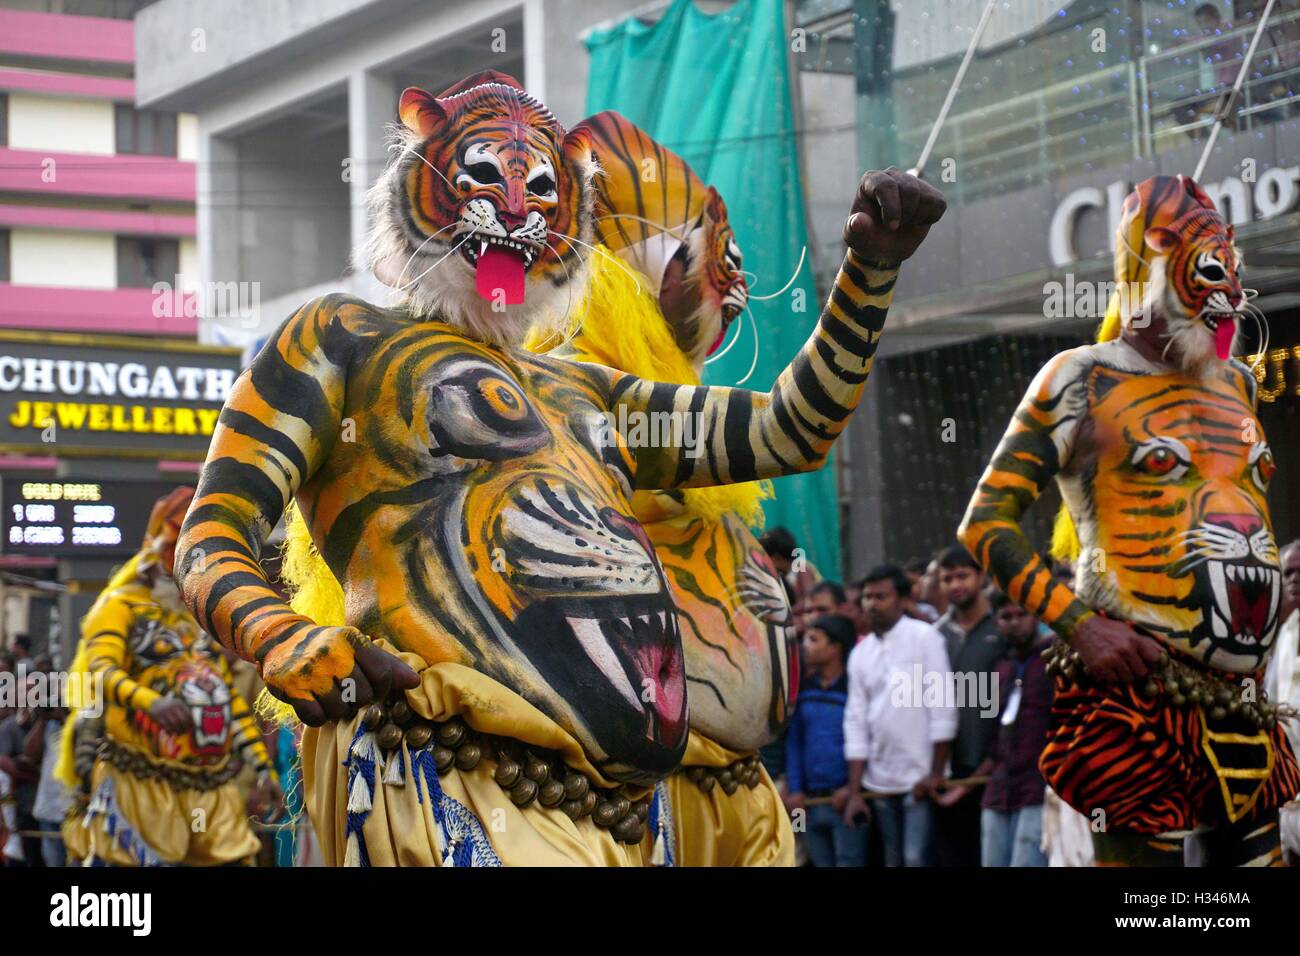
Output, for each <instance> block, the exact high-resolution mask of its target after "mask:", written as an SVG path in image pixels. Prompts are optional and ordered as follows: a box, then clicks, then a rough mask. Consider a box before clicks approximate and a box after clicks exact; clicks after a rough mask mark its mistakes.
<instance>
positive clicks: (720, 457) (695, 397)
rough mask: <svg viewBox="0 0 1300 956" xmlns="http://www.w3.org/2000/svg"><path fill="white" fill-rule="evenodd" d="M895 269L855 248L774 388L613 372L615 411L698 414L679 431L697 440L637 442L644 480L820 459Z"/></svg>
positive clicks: (707, 476) (711, 480)
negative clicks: (652, 444)
mask: <svg viewBox="0 0 1300 956" xmlns="http://www.w3.org/2000/svg"><path fill="white" fill-rule="evenodd" d="M897 275H898V270H897V269H896V268H891V269H880V268H874V267H872V266H870V265H868V264H867V263H866V262H864V261H863V260H862V259H861V258H859V257H858V255H857V254H856V253H854V252H853V251H852V250H850V251H849V252H848V254H847V255H846V256H845V258H844V263H843V265H842V266H841V267H840V271H839V274H838V275H837V276H836V277H835V287H834V288H833V289H832V290H831V295H830V299H829V301H828V302H827V303H826V308H825V309H823V310H822V314H821V319H820V320H819V321H818V323H817V328H816V329H815V330H814V331H813V334H812V336H811V337H810V338H809V339H808V341H807V343H805V345H804V347H803V348H802V349H801V350H800V352H799V354H798V355H796V356H795V359H794V361H793V362H791V363H790V365H789V366H788V367H787V368H786V369H785V370H784V371H783V372H782V373H781V375H780V377H778V378H777V381H776V385H774V386H773V387H772V390H771V392H769V393H767V394H763V393H761V392H753V391H749V390H748V389H741V388H726V387H721V386H712V387H710V386H689V385H669V384H665V383H662V382H651V381H646V380H644V379H639V378H637V377H635V376H633V375H626V374H623V373H615V374H614V376H613V379H612V381H611V388H610V400H611V408H612V409H613V410H614V412H615V413H616V414H621V413H622V412H624V411H626V412H629V413H632V412H635V413H641V414H647V415H650V416H654V415H662V414H663V413H665V412H674V413H677V414H678V416H679V420H682V421H685V420H686V417H687V416H689V418H690V420H691V421H692V422H697V423H699V427H698V428H696V429H695V430H694V431H687V429H686V428H685V427H682V428H681V429H680V431H679V434H681V435H683V436H686V435H691V436H694V439H695V440H693V441H689V442H687V441H683V442H678V443H675V444H672V445H671V447H636V448H633V449H632V451H633V453H634V454H635V455H636V459H637V476H636V477H637V487H639V488H689V487H698V486H702V485H718V484H729V483H731V482H739V481H754V480H756V479H759V478H776V477H779V476H781V475H792V474H798V473H800V472H806V471H815V470H816V469H818V468H820V467H821V466H822V464H824V463H825V461H826V456H827V455H828V454H829V453H830V449H831V445H832V444H834V442H835V439H836V438H837V437H838V436H839V434H840V432H842V431H843V430H844V427H845V425H847V423H848V419H849V416H850V415H851V414H852V413H853V409H854V408H855V407H857V404H858V400H859V399H860V398H861V397H862V391H863V389H864V388H865V386H866V382H867V375H868V374H869V373H870V371H871V363H872V360H873V358H874V356H875V353H876V345H877V343H878V342H879V341H880V336H881V333H882V330H883V328H884V325H885V315H886V312H887V311H888V309H889V302H890V299H891V298H892V297H893V292H894V280H895V278H896V277H897ZM663 420H666V419H663Z"/></svg>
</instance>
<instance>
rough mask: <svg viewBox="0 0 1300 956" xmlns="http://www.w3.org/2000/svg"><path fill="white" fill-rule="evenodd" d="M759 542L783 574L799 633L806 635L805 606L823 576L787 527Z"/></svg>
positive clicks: (767, 535) (764, 537)
mask: <svg viewBox="0 0 1300 956" xmlns="http://www.w3.org/2000/svg"><path fill="white" fill-rule="evenodd" d="M759 543H760V544H761V545H762V546H763V550H764V551H766V552H767V556H768V557H769V558H771V559H772V563H773V564H774V565H776V570H777V571H778V572H779V573H780V575H781V580H782V581H783V582H784V584H785V593H786V596H787V597H788V598H789V599H790V608H791V609H792V610H793V611H794V621H795V630H796V631H797V632H799V633H802V632H803V614H804V603H805V602H806V601H807V600H808V597H809V595H811V594H812V589H813V587H814V586H815V585H816V584H817V582H818V581H820V580H821V579H822V576H821V574H820V573H819V572H818V570H817V568H816V566H815V565H813V563H812V562H811V561H809V560H808V558H807V557H806V556H805V555H804V552H803V549H802V548H800V547H799V545H798V543H797V542H796V541H795V539H794V535H792V534H791V533H790V531H789V530H788V529H787V528H782V527H780V526H779V525H778V526H777V527H775V528H773V529H772V530H771V531H768V532H767V533H766V534H764V535H763V537H761V538H759Z"/></svg>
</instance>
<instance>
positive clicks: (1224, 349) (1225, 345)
mask: <svg viewBox="0 0 1300 956" xmlns="http://www.w3.org/2000/svg"><path fill="white" fill-rule="evenodd" d="M1236 331H1237V320H1236V319H1229V318H1227V317H1226V316H1224V317H1221V318H1220V319H1219V327H1218V328H1216V329H1215V330H1214V347H1215V348H1216V349H1217V350H1218V352H1219V358H1220V359H1222V360H1223V361H1225V362H1226V361H1227V360H1228V358H1229V357H1230V356H1231V355H1232V336H1233V335H1234V334H1235V333H1236Z"/></svg>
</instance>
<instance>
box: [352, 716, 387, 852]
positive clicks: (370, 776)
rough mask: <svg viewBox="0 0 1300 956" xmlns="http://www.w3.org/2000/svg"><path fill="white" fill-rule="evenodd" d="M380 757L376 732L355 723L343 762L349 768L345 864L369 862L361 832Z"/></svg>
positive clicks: (369, 803) (368, 811)
mask: <svg viewBox="0 0 1300 956" xmlns="http://www.w3.org/2000/svg"><path fill="white" fill-rule="evenodd" d="M378 760H379V745H378V744H377V743H376V742H375V735H374V734H373V733H370V732H368V731H366V729H365V725H364V724H357V732H356V734H355V735H354V736H353V738H352V744H351V745H350V746H349V747H348V758H347V759H346V760H344V761H343V766H344V767H346V768H347V771H348V809H347V814H348V825H347V849H346V851H345V852H344V854H343V865H344V866H369V865H370V854H368V853H367V852H366V838H365V836H364V835H363V834H362V832H361V828H362V827H363V826H365V824H366V819H367V818H368V817H369V816H370V810H371V808H372V807H373V806H374V797H375V764H376V762H377V761H378Z"/></svg>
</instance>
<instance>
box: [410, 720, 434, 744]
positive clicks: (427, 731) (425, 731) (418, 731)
mask: <svg viewBox="0 0 1300 956" xmlns="http://www.w3.org/2000/svg"><path fill="white" fill-rule="evenodd" d="M432 739H433V728H432V727H430V726H429V725H428V724H416V725H415V726H414V727H411V728H409V729H408V730H407V731H406V746H407V747H409V748H410V749H411V750H419V749H421V748H422V747H424V746H425V745H426V744H427V743H428V742H429V741H430V740H432Z"/></svg>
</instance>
